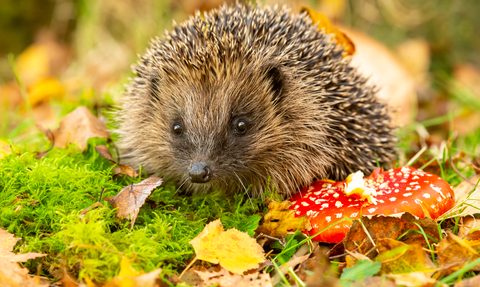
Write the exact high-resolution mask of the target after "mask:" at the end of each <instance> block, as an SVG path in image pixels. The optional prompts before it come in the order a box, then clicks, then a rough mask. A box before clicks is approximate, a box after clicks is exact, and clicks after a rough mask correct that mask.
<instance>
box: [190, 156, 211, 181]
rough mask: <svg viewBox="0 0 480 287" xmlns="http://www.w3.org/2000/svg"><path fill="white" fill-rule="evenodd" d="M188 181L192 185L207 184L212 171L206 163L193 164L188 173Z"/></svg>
mask: <svg viewBox="0 0 480 287" xmlns="http://www.w3.org/2000/svg"><path fill="white" fill-rule="evenodd" d="M188 175H189V176H190V181H191V182H193V183H207V182H209V181H210V179H211V178H212V170H211V169H210V166H208V164H207V163H205V162H203V161H200V162H194V163H193V164H192V167H191V168H190V170H189V171H188Z"/></svg>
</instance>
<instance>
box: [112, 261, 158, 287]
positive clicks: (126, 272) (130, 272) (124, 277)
mask: <svg viewBox="0 0 480 287" xmlns="http://www.w3.org/2000/svg"><path fill="white" fill-rule="evenodd" d="M160 273H162V269H161V268H159V269H155V270H153V271H151V272H148V273H143V272H140V271H136V270H135V269H133V267H132V266H131V265H130V260H128V259H127V258H125V257H123V258H122V261H121V262H120V272H119V273H118V275H117V276H115V277H113V278H112V280H111V281H110V282H108V283H107V284H105V285H104V286H105V287H160V286H163V285H162V283H161V280H160V277H159V275H160Z"/></svg>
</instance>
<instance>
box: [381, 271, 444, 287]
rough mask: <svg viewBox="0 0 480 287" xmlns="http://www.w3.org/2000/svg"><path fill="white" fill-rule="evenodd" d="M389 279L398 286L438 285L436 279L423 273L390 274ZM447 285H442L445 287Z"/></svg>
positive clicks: (421, 286) (429, 286)
mask: <svg viewBox="0 0 480 287" xmlns="http://www.w3.org/2000/svg"><path fill="white" fill-rule="evenodd" d="M387 277H389V278H391V279H393V280H395V284H396V285H397V286H406V287H433V286H435V284H436V283H437V281H436V280H435V279H432V278H431V277H430V276H428V275H426V274H425V273H423V272H412V273H408V274H388V275H387ZM443 286H447V285H445V284H444V285H440V286H439V287H443Z"/></svg>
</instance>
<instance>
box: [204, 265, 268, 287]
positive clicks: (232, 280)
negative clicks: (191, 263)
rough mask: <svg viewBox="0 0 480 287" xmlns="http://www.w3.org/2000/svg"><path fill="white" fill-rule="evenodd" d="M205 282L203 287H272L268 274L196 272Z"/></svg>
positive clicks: (219, 271)
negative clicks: (213, 286)
mask: <svg viewBox="0 0 480 287" xmlns="http://www.w3.org/2000/svg"><path fill="white" fill-rule="evenodd" d="M195 272H196V273H197V274H198V276H199V277H200V278H201V280H202V281H203V285H201V286H212V285H215V286H219V287H250V286H251V287H272V286H273V285H272V282H271V280H270V275H268V273H259V272H254V273H252V274H247V275H239V274H233V273H230V272H229V271H228V270H227V269H224V268H221V269H220V270H214V269H213V268H210V269H209V270H205V271H195Z"/></svg>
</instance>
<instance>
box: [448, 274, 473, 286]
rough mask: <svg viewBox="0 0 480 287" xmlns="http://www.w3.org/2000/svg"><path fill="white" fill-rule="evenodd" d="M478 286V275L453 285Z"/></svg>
mask: <svg viewBox="0 0 480 287" xmlns="http://www.w3.org/2000/svg"><path fill="white" fill-rule="evenodd" d="M478 286H480V275H477V276H474V277H472V278H468V279H465V280H462V281H460V282H457V283H455V285H453V287H478Z"/></svg>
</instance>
